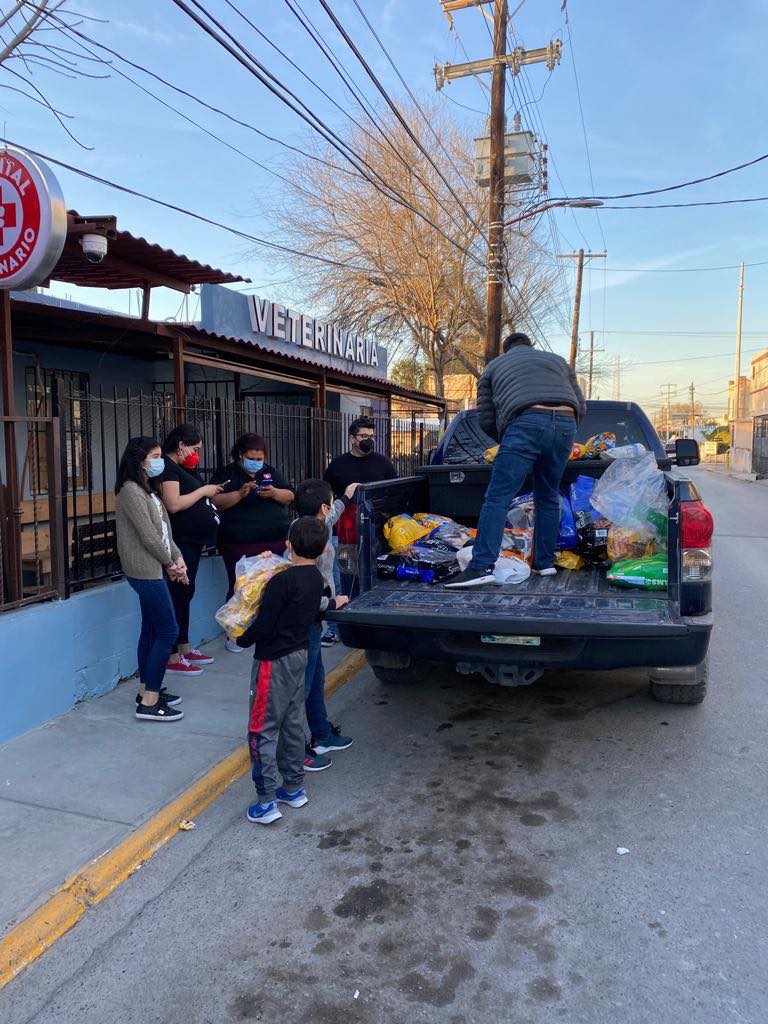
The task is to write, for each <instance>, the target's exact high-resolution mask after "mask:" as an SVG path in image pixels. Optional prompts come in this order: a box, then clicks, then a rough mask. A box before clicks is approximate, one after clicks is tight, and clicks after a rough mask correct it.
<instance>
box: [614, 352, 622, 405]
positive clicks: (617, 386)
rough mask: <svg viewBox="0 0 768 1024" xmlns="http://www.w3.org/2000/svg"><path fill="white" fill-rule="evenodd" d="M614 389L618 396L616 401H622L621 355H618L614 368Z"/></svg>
mask: <svg viewBox="0 0 768 1024" xmlns="http://www.w3.org/2000/svg"><path fill="white" fill-rule="evenodd" d="M613 390H614V393H615V396H616V401H617V402H620V401H621V356H616V362H615V364H614V368H613Z"/></svg>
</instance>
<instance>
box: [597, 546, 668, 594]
mask: <svg viewBox="0 0 768 1024" xmlns="http://www.w3.org/2000/svg"><path fill="white" fill-rule="evenodd" d="M607 578H608V579H609V580H610V581H611V583H619V584H621V585H622V586H625V587H645V588H646V589H647V590H666V589H667V581H668V578H669V565H668V563H667V556H666V554H661V555H651V556H650V557H649V558H630V559H627V560H626V561H624V562H616V563H615V564H614V565H613V566H611V568H610V569H609V570H608V573H607Z"/></svg>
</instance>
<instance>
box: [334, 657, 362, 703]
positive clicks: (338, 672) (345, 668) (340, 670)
mask: <svg viewBox="0 0 768 1024" xmlns="http://www.w3.org/2000/svg"><path fill="white" fill-rule="evenodd" d="M366 664H367V662H366V660H365V651H353V652H352V653H351V654H348V655H347V656H346V658H345V659H344V661H342V662H341V664H340V665H337V666H336V668H334V669H333V670H332V671H330V672H329V673H328V676H327V677H326V680H325V696H326V697H332V696H333V694H334V693H336V691H337V690H340V689H341V688H342V686H343V685H344V684H345V683H348V682H349V680H350V679H351V678H352V676H354V675H356V674H357V673H358V672H360V671H362V669H364V668H365V666H366Z"/></svg>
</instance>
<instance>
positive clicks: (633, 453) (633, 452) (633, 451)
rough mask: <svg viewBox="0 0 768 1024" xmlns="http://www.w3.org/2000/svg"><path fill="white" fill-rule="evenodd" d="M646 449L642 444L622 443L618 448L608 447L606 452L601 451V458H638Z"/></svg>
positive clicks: (611, 459) (611, 460)
mask: <svg viewBox="0 0 768 1024" xmlns="http://www.w3.org/2000/svg"><path fill="white" fill-rule="evenodd" d="M647 451H648V449H647V448H646V447H645V445H644V444H640V443H639V442H638V443H637V444H624V445H621V447H619V448H609V449H608V451H607V452H604V453H603V458H604V459H608V460H609V461H610V462H613V460H614V459H637V458H640V457H641V456H642V455H645V453H646V452H647Z"/></svg>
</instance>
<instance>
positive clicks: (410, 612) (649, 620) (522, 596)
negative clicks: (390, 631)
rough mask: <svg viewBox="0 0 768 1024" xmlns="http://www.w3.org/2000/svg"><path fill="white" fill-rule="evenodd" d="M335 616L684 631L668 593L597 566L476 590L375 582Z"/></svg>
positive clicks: (463, 625) (638, 632)
mask: <svg viewBox="0 0 768 1024" xmlns="http://www.w3.org/2000/svg"><path fill="white" fill-rule="evenodd" d="M331 617H333V618H335V619H337V620H338V621H342V622H349V623H355V622H360V623H363V622H367V623H370V624H371V625H374V624H376V625H381V626H392V627H409V626H410V627H412V626H413V625H414V624H417V625H418V628H420V629H440V630H445V629H451V630H460V631H463V632H473V633H477V632H478V631H481V632H491V633H496V632H498V633H512V632H514V631H515V629H516V628H517V626H518V624H519V626H520V629H521V632H525V628H524V627H527V628H532V629H535V630H536V631H537V632H538V633H542V634H545V633H546V634H558V635H562V636H574V635H579V634H580V633H583V631H584V626H585V624H589V627H590V634H591V635H600V634H601V633H602V634H604V635H613V636H615V635H620V634H621V633H622V631H625V632H626V634H627V635H629V636H642V635H645V636H653V635H669V634H670V633H685V632H686V627H685V626H684V625H683V624H682V622H681V621H680V618H679V616H678V614H677V609H676V608H675V606H674V605H673V603H672V602H671V601H670V600H669V599H668V597H667V594H666V592H664V591H656V592H653V593H650V592H640V591H632V590H627V589H625V588H621V587H617V586H614V585H613V584H611V583H610V582H609V581H608V580H606V578H605V574H604V573H603V572H601V571H599V570H597V569H586V570H579V571H576V572H569V571H561V572H559V573H558V574H557V576H554V577H540V576H532V577H531V578H530V579H529V580H526V582H525V583H520V584H507V585H503V586H489V587H482V588H478V589H473V590H446V589H444V587H442V586H441V585H440V584H434V585H430V584H424V583H413V582H411V581H408V582H401V581H389V580H387V581H383V580H377V581H376V583H375V584H374V586H373V587H372V589H371V590H368V591H367V592H365V593H363V594H360V595H359V596H358V597H356V598H355V600H354V602H353V603H352V604H351V605H350V606H349V608H348V609H344V610H343V611H342V612H341V613H339V614H332V615H331Z"/></svg>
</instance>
